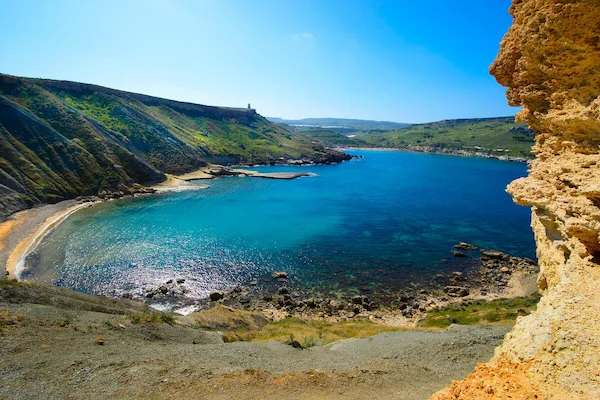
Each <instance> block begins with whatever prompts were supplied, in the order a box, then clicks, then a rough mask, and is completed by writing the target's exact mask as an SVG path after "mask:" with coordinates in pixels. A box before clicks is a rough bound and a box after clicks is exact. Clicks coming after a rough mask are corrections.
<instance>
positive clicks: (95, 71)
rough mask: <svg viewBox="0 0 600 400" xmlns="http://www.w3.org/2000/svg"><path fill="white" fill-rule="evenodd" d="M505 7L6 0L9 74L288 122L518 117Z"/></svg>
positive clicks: (2, 43) (355, 0) (0, 6)
mask: <svg viewBox="0 0 600 400" xmlns="http://www.w3.org/2000/svg"><path fill="white" fill-rule="evenodd" d="M509 6H510V0H494V1H485V0H484V1H482V0H477V1H475V0H462V1H454V2H451V1H447V0H422V1H419V2H414V1H410V2H409V1H401V0H396V1H367V0H340V1H335V0H295V1H291V0H290V1H288V0H272V1H271V0H237V1H236V0H196V1H192V0H189V1H186V0H180V1H176V0H103V1H93V0H86V1H81V0H77V1H75V0H53V1H43V0H0V11H1V12H0V72H2V73H8V74H13V75H19V76H29V77H41V78H52V79H65V80H72V81H79V82H86V83H94V84H98V85H103V86H108V87H112V88H116V89H122V90H128V91H133V92H139V93H146V94H151V95H155V96H160V97H167V98H172V99H176V100H182V101H190V102H195V103H202V104H210V105H222V106H236V107H245V106H246V105H247V104H248V102H251V103H252V106H253V107H254V108H256V109H257V111H258V112H259V113H261V114H262V115H266V116H273V117H283V118H306V117H339V118H359V119H375V120H389V121H398V122H412V123H417V122H430V121H437V120H441V119H451V118H475V117H493V116H505V115H512V114H514V113H515V112H516V111H517V110H516V109H514V108H511V107H508V106H507V105H506V99H505V97H504V88H502V87H501V86H500V85H498V84H497V83H496V82H495V80H494V79H493V78H492V77H491V76H490V75H489V74H488V67H489V65H490V63H491V62H492V61H493V60H494V57H495V55H496V53H497V51H498V48H499V43H500V40H501V39H502V36H503V35H504V33H505V32H506V30H507V29H508V27H509V26H510V24H511V21H512V19H511V17H510V16H509V15H508V8H509Z"/></svg>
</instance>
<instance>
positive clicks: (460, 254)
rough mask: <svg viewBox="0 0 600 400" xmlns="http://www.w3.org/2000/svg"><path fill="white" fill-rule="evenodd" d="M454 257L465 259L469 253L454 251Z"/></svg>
mask: <svg viewBox="0 0 600 400" xmlns="http://www.w3.org/2000/svg"><path fill="white" fill-rule="evenodd" d="M452 255H453V256H454V257H459V258H464V257H466V256H467V253H463V252H462V251H458V250H452Z"/></svg>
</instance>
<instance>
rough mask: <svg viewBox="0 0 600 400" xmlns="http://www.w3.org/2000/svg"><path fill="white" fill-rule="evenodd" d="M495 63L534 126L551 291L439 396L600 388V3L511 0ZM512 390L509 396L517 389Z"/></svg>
mask: <svg viewBox="0 0 600 400" xmlns="http://www.w3.org/2000/svg"><path fill="white" fill-rule="evenodd" d="M510 13H511V15H512V16H513V17H514V23H513V26H512V27H511V28H510V30H509V32H508V33H507V34H506V36H505V37H504V39H503V41H502V44H501V49H500V53H499V55H498V57H497V59H496V61H495V62H494V64H493V65H492V66H491V68H490V72H491V73H492V74H493V75H494V76H495V77H496V79H497V80H498V82H499V83H500V84H502V85H504V86H506V87H507V88H508V90H507V98H508V101H509V104H511V105H515V106H518V105H522V106H524V109H523V110H522V111H521V112H520V113H519V114H518V115H517V118H518V119H519V120H520V121H522V122H526V123H527V124H529V126H530V127H531V128H532V129H533V130H534V131H535V133H536V143H535V145H534V148H533V151H534V153H535V155H536V159H535V161H533V163H532V165H531V170H530V172H529V176H528V177H526V178H522V179H518V180H516V181H514V182H512V183H511V184H510V185H509V186H508V189H507V190H508V192H509V193H510V194H511V195H512V196H513V198H514V199H515V201H516V202H517V203H518V204H521V205H524V206H529V207H531V208H532V228H533V231H534V234H535V240H536V243H537V257H538V261H539V265H540V275H539V279H538V284H539V289H540V291H541V292H542V294H543V297H542V299H541V300H540V303H539V305H538V309H537V311H536V312H534V313H533V314H531V315H530V316H527V317H523V318H520V319H519V320H518V321H517V324H516V325H515V327H514V329H513V330H512V331H511V332H510V333H509V334H508V335H507V336H506V338H505V340H504V343H503V344H502V346H501V347H499V348H498V349H497V350H496V355H495V357H494V358H493V359H492V360H491V361H490V363H488V364H486V365H481V366H479V367H478V369H477V370H476V371H475V372H474V373H473V374H471V375H469V377H467V379H465V380H464V381H461V382H454V383H453V384H452V386H451V387H449V388H447V389H446V390H445V391H443V392H440V393H438V394H436V395H434V396H433V398H434V399H459V398H461V399H463V398H464V399H467V398H469V399H471V398H477V399H487V398H489V399H492V398H493V399H502V398H527V399H529V398H539V399H541V398H546V399H599V398H600V321H599V320H598V312H599V310H600V290H599V289H598V285H599V284H600V265H599V263H600V240H599V234H600V1H599V0H513V5H512V7H511V8H510ZM511 396H512V397H511Z"/></svg>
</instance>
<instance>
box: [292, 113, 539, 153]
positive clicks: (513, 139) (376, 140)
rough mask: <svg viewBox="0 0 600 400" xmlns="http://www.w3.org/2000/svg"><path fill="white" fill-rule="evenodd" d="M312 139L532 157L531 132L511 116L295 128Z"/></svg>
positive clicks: (532, 139) (352, 144)
mask: <svg viewBox="0 0 600 400" xmlns="http://www.w3.org/2000/svg"><path fill="white" fill-rule="evenodd" d="M294 129H295V130H296V131H298V132H302V133H304V134H306V135H308V136H311V137H313V138H315V139H319V140H322V141H323V142H326V143H329V144H332V145H336V146H342V147H347V146H355V147H387V148H399V149H415V148H417V149H421V150H427V151H444V150H451V151H452V150H457V151H458V150H460V151H468V152H473V153H476V152H480V153H484V154H491V155H495V156H502V155H504V156H511V157H523V158H531V157H532V156H531V146H532V145H533V142H534V135H533V132H532V131H531V129H529V127H527V125H525V124H516V123H515V121H514V117H500V118H480V119H457V120H445V121H439V122H432V123H427V124H415V125H410V126H408V127H406V128H402V129H397V130H389V131H381V130H377V131H374V130H370V131H354V132H349V133H348V132H345V133H340V132H337V131H334V130H332V129H323V128H310V127H295V128H294Z"/></svg>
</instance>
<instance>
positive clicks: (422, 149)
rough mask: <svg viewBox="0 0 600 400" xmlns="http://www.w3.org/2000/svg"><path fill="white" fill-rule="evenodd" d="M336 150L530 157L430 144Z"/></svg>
mask: <svg viewBox="0 0 600 400" xmlns="http://www.w3.org/2000/svg"><path fill="white" fill-rule="evenodd" d="M335 149H336V150H338V151H345V150H366V151H373V150H377V151H403V152H407V153H427V154H446V155H453V156H461V157H474V158H489V159H495V160H501V161H511V162H519V163H528V162H529V161H530V159H527V158H523V157H512V156H507V155H499V154H491V153H486V152H481V151H470V150H459V149H448V148H442V149H439V148H435V147H430V146H408V147H404V148H400V147H362V146H356V147H355V146H341V147H336V148H335Z"/></svg>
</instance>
